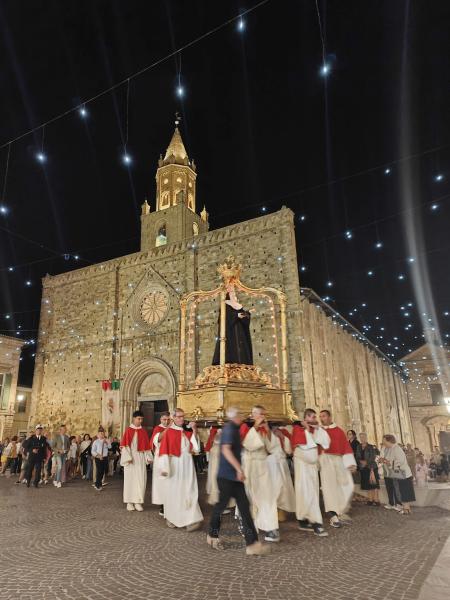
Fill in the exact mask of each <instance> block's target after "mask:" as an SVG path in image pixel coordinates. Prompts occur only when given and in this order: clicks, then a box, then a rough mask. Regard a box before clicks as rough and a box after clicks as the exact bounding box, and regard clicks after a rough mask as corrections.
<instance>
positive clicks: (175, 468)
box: [158, 408, 203, 531]
mask: <svg viewBox="0 0 450 600" xmlns="http://www.w3.org/2000/svg"><path fill="white" fill-rule="evenodd" d="M172 418H173V423H172V425H170V427H168V428H167V429H166V430H165V431H164V432H162V433H161V434H160V438H159V439H160V444H159V459H158V471H159V475H160V476H161V477H163V478H164V479H165V482H164V486H165V487H164V517H165V519H166V522H167V526H168V527H185V528H186V530H187V531H195V530H196V529H199V528H200V527H201V524H202V521H203V514H202V511H201V510H200V506H199V504H198V484H197V474H196V472H195V466H194V460H193V458H192V452H200V442H199V439H198V437H197V425H196V423H195V422H191V423H189V425H188V428H189V429H184V411H183V410H182V409H181V408H176V409H175V411H174V412H173V415H172Z"/></svg>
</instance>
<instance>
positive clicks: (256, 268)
mask: <svg viewBox="0 0 450 600" xmlns="http://www.w3.org/2000/svg"><path fill="white" fill-rule="evenodd" d="M230 254H231V255H234V256H235V257H236V259H237V260H238V261H239V262H240V263H241V264H242V281H243V283H245V284H246V285H248V286H249V287H252V288H257V287H261V286H272V287H276V288H279V289H282V290H284V291H285V292H286V294H287V310H288V329H289V330H288V346H289V369H290V374H291V381H290V383H291V387H292V391H293V394H294V399H295V401H296V402H300V400H301V396H302V393H303V388H302V370H301V361H300V356H299V353H298V352H297V350H296V347H297V344H298V339H299V336H300V328H299V321H298V319H296V318H295V317H294V315H295V314H296V313H297V312H298V307H299V302H300V291H299V283H298V274H297V273H298V271H297V257H296V249H295V236H294V229H293V214H292V212H291V211H290V210H288V209H282V210H281V211H279V212H277V213H274V214H272V215H267V216H264V217H260V218H258V219H254V220H252V221H247V222H245V223H241V224H238V225H234V226H231V227H227V228H223V229H220V230H217V231H212V232H209V233H206V234H203V235H199V236H196V237H195V238H192V239H191V240H187V241H183V242H178V243H175V244H168V245H167V246H162V247H159V248H155V249H153V250H150V251H147V252H139V253H136V254H132V255H129V256H126V257H122V258H118V259H115V260H112V261H108V262H106V263H103V264H100V265H96V266H93V267H87V268H84V269H80V270H77V271H73V272H71V273H66V274H63V275H58V276H55V277H51V276H48V277H46V278H45V279H44V280H43V297H42V310H41V323H40V332H39V341H38V350H37V361H36V368H35V381H34V385H33V402H32V419H34V420H39V421H42V422H43V423H44V424H46V425H47V424H48V425H49V426H50V429H52V428H53V427H54V426H55V425H56V424H57V423H59V422H61V421H63V422H67V423H68V424H70V427H71V430H72V431H73V432H75V431H77V432H81V431H85V430H87V431H90V432H93V431H94V430H95V427H97V426H98V424H99V422H100V418H101V386H100V383H99V380H102V379H109V378H110V377H116V378H119V379H121V380H124V379H125V378H126V376H127V372H128V371H129V370H130V369H131V367H132V366H133V365H134V364H136V363H137V362H139V361H141V360H143V359H146V358H148V357H150V356H153V357H156V358H161V359H163V360H164V361H165V363H167V365H168V366H169V368H170V369H171V371H172V372H173V374H174V377H175V380H177V378H178V369H179V365H178V357H179V327H180V324H179V297H180V295H182V294H183V293H186V292H188V291H192V290H194V289H205V290H208V289H212V288H215V287H217V286H218V285H219V283H220V278H219V276H218V275H217V266H218V265H219V264H220V263H221V262H223V261H224V260H225V259H226V258H227V256H229V255H230ZM154 286H160V287H163V288H164V289H165V290H166V292H167V295H168V298H169V308H168V312H167V315H166V317H165V319H164V320H163V321H162V322H161V324H160V325H159V326H158V327H156V328H155V329H152V328H150V327H146V326H145V324H142V322H139V320H137V319H136V314H137V308H138V307H137V306H136V302H138V300H139V298H142V294H143V293H144V294H145V291H146V290H151V289H152V288H154ZM240 300H241V301H242V302H243V303H244V304H245V306H246V307H247V308H253V309H254V310H255V312H254V313H253V315H252V336H253V342H254V351H255V362H256V363H258V364H260V365H261V366H262V367H263V368H264V369H265V370H267V371H268V372H269V373H271V374H274V360H273V358H274V338H273V335H274V333H273V331H274V330H273V327H272V319H271V311H270V308H269V305H268V304H267V302H265V301H264V302H263V303H262V304H261V303H260V302H259V300H256V299H254V298H252V299H250V298H245V297H244V295H241V296H240ZM197 317H198V319H197V333H196V340H194V339H192V343H191V350H192V355H193V358H192V360H191V362H190V364H191V369H190V372H189V375H190V377H191V380H192V379H193V378H194V377H195V375H196V373H198V372H199V371H200V370H201V369H202V368H203V367H204V366H207V365H209V364H210V363H211V359H212V355H213V352H214V345H215V337H216V335H217V319H218V302H215V303H214V302H213V303H211V304H207V303H203V304H201V305H200V307H199V311H198V315H197ZM194 346H195V347H196V348H197V350H198V351H197V353H195V348H194Z"/></svg>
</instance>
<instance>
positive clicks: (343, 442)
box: [323, 427, 353, 456]
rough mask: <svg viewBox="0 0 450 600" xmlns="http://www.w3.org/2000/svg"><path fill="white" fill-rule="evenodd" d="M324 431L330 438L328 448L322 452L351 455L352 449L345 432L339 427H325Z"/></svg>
mask: <svg viewBox="0 0 450 600" xmlns="http://www.w3.org/2000/svg"><path fill="white" fill-rule="evenodd" d="M325 431H326V432H327V433H328V435H329V436H330V447H329V448H328V450H323V452H325V453H326V454H338V455H341V456H343V455H344V454H353V450H352V447H351V446H350V443H349V441H348V439H347V436H346V435H345V431H344V430H343V429H341V428H340V427H327V428H326V429H325Z"/></svg>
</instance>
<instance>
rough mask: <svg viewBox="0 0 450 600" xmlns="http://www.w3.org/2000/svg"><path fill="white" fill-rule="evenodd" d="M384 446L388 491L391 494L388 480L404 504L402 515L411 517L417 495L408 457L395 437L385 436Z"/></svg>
mask: <svg viewBox="0 0 450 600" xmlns="http://www.w3.org/2000/svg"><path fill="white" fill-rule="evenodd" d="M383 444H384V447H385V450H384V457H383V464H384V465H385V468H386V469H387V474H388V477H385V482H386V489H387V491H388V494H389V489H388V481H386V479H387V480H390V485H392V486H393V488H394V492H395V496H396V497H397V498H399V500H400V502H401V504H402V510H400V513H401V514H402V515H410V514H411V506H410V502H414V501H415V499H416V495H415V493H414V485H413V476H412V473H411V469H410V466H409V465H408V461H407V460H406V455H405V453H404V451H403V450H402V449H401V448H400V446H399V445H398V444H397V441H396V439H395V436H393V435H391V434H386V435H385V436H383ZM389 496H390V494H389Z"/></svg>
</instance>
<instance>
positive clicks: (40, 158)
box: [36, 152, 47, 163]
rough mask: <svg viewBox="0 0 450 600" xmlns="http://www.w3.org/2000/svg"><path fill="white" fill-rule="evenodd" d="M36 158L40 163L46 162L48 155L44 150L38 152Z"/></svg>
mask: <svg viewBox="0 0 450 600" xmlns="http://www.w3.org/2000/svg"><path fill="white" fill-rule="evenodd" d="M36 160H37V161H38V162H40V163H45V162H46V160H47V157H46V155H45V154H44V153H43V152H37V154H36Z"/></svg>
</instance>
